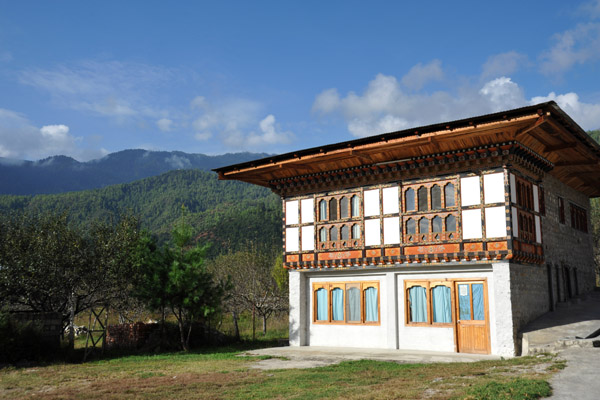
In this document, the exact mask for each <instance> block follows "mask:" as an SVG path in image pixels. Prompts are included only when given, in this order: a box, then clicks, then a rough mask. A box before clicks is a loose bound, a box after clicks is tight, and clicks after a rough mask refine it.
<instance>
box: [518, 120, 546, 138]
mask: <svg viewBox="0 0 600 400" xmlns="http://www.w3.org/2000/svg"><path fill="white" fill-rule="evenodd" d="M547 122H548V118H546V117H544V116H543V115H542V116H540V117H539V118H538V119H537V120H536V121H535V122H534V123H533V124H532V125H530V126H528V127H525V128H523V129H521V130H519V131H517V132H516V134H515V139H519V138H520V137H521V136H524V135H526V134H528V133H529V132H531V131H533V130H534V129H537V128H539V127H540V126H541V125H543V124H545V123H547Z"/></svg>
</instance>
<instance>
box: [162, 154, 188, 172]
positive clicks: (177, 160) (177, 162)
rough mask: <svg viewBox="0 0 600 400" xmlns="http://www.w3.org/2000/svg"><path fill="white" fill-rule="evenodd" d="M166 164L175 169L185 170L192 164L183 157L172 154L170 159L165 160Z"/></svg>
mask: <svg viewBox="0 0 600 400" xmlns="http://www.w3.org/2000/svg"><path fill="white" fill-rule="evenodd" d="M165 161H166V162H167V164H169V165H170V166H172V167H173V168H177V169H185V168H190V167H191V166H192V162H191V161H190V160H189V159H188V158H187V157H184V156H181V157H180V156H178V155H176V154H173V155H172V156H171V157H168V158H165Z"/></svg>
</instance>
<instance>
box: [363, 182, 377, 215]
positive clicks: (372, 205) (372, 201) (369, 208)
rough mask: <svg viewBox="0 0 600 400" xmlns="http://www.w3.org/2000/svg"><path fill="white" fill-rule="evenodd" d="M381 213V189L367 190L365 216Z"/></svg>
mask: <svg viewBox="0 0 600 400" xmlns="http://www.w3.org/2000/svg"><path fill="white" fill-rule="evenodd" d="M373 215H379V189H375V190H365V217H370V216H373Z"/></svg>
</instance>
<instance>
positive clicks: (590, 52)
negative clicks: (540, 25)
mask: <svg viewBox="0 0 600 400" xmlns="http://www.w3.org/2000/svg"><path fill="white" fill-rule="evenodd" d="M554 41H555V44H554V46H553V47H552V48H551V49H550V50H548V51H546V52H544V53H542V55H541V62H540V70H541V72H542V73H543V74H545V75H560V74H562V73H564V72H566V71H568V70H569V69H571V68H572V67H573V66H574V65H576V64H583V63H586V62H589V61H592V60H597V59H598V58H600V23H586V24H578V25H577V26H576V27H575V28H574V29H570V30H567V31H565V32H563V33H559V34H556V35H554Z"/></svg>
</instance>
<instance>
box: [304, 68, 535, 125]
mask: <svg viewBox="0 0 600 400" xmlns="http://www.w3.org/2000/svg"><path fill="white" fill-rule="evenodd" d="M333 93H337V90H336V89H327V90H325V91H323V92H322V93H321V94H319V95H317V97H316V99H315V102H314V104H313V110H314V111H316V112H320V113H322V114H340V115H341V116H342V117H343V118H344V119H345V121H346V123H347V126H348V131H349V132H350V133H351V134H352V135H354V136H357V137H363V136H368V135H374V134H379V133H383V132H391V131H395V130H401V129H406V128H409V127H411V126H420V125H426V124H431V123H436V122H443V121H450V120H454V119H458V118H466V117H468V116H472V115H480V114H487V113H490V112H494V111H500V110H502V109H507V108H513V107H518V106H523V105H525V104H526V100H525V98H524V97H523V94H522V90H521V89H520V88H519V86H518V85H516V84H515V83H514V82H512V81H511V80H510V78H505V77H503V78H499V79H495V80H492V81H490V82H487V83H485V85H483V86H482V87H479V88H477V87H471V86H468V85H467V86H463V87H461V88H459V89H458V90H457V92H456V93H450V92H447V91H437V92H433V93H430V94H427V93H405V92H404V91H403V90H402V88H401V86H400V84H399V83H398V81H397V79H396V78H395V77H393V76H386V75H383V74H378V75H377V76H376V77H375V78H374V79H373V80H372V81H371V82H369V84H368V86H367V88H366V90H365V91H364V92H363V93H362V94H357V93H355V92H349V93H348V94H347V95H346V96H345V97H339V95H338V97H337V99H333V98H334V96H332V94H333ZM332 99H333V100H332Z"/></svg>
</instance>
